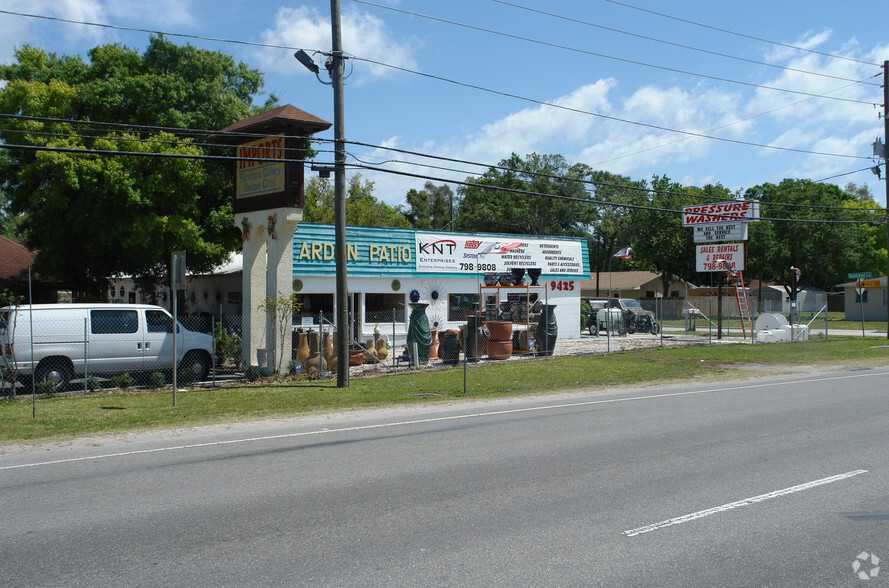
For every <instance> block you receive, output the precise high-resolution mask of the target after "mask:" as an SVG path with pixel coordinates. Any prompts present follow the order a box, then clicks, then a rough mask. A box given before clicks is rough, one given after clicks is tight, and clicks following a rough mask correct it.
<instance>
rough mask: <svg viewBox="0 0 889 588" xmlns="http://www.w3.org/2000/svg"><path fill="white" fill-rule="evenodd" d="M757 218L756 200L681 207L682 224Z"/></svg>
mask: <svg viewBox="0 0 889 588" xmlns="http://www.w3.org/2000/svg"><path fill="white" fill-rule="evenodd" d="M756 220H759V201H758V200H734V201H732V202H716V203H713V204H696V205H694V206H683V207H682V226H683V227H693V226H695V225H712V224H723V223H732V222H737V223H746V222H748V221H756Z"/></svg>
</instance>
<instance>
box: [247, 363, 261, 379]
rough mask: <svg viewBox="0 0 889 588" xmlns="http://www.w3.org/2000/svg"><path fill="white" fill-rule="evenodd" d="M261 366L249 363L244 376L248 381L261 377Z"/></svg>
mask: <svg viewBox="0 0 889 588" xmlns="http://www.w3.org/2000/svg"><path fill="white" fill-rule="evenodd" d="M259 376H260V374H259V366H256V365H248V366H247V369H246V370H244V377H245V378H246V379H247V381H248V382H255V381H256V380H258V379H259Z"/></svg>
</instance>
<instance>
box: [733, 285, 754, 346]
mask: <svg viewBox="0 0 889 588" xmlns="http://www.w3.org/2000/svg"><path fill="white" fill-rule="evenodd" d="M728 277H729V280H731V282H732V285H733V286H734V287H735V300H737V302H738V316H739V317H741V332H742V333H743V335H744V338H745V339H746V338H747V329H748V327H749V328H750V332H751V334H752V333H753V323H752V322H750V302H749V301H748V299H747V289H746V288H744V274H742V273H741V272H739V271H738V272H735V271H732V270H728Z"/></svg>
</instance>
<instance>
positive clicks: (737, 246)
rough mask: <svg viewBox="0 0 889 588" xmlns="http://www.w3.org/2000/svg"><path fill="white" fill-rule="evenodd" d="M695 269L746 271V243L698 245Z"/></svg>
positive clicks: (700, 270) (705, 270) (701, 270)
mask: <svg viewBox="0 0 889 588" xmlns="http://www.w3.org/2000/svg"><path fill="white" fill-rule="evenodd" d="M695 249H696V255H695V270H696V271H699V272H724V271H726V270H729V269H730V270H732V271H736V272H737V271H744V270H745V269H747V268H746V267H745V265H744V259H745V257H746V256H745V255H744V243H726V244H720V245H698V246H696V247H695Z"/></svg>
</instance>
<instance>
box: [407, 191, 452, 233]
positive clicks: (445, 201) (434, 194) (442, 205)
mask: <svg viewBox="0 0 889 588" xmlns="http://www.w3.org/2000/svg"><path fill="white" fill-rule="evenodd" d="M406 199H407V209H406V211H405V213H404V216H405V217H406V218H407V220H408V221H409V222H410V223H411V226H412V227H413V228H415V229H421V230H423V229H444V228H448V229H452V228H453V227H452V226H451V221H452V220H453V212H454V211H453V206H454V192H453V191H452V190H451V188H450V186H448V185H446V184H442V185H441V186H436V185H435V184H433V183H432V182H426V185H425V186H423V189H422V190H415V189H413V188H411V189H410V190H408V193H407V198H406Z"/></svg>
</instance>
